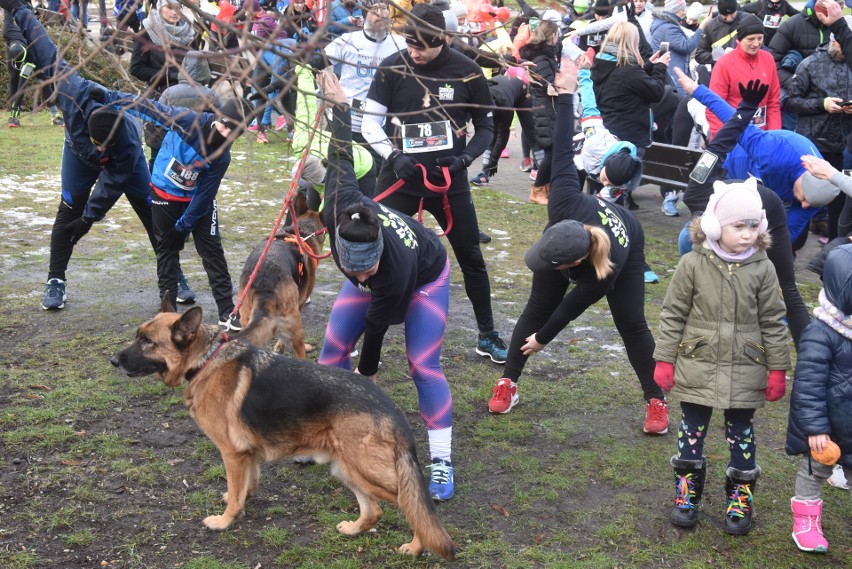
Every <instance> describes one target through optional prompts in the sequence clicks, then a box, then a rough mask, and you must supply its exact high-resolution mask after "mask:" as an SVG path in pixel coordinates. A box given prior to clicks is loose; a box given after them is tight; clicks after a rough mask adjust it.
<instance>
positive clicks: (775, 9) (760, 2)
mask: <svg viewBox="0 0 852 569" xmlns="http://www.w3.org/2000/svg"><path fill="white" fill-rule="evenodd" d="M740 10H742V11H743V12H748V13H750V14H754V15H755V16H757V17H758V18H760V21H761V22H763V45H769V42H771V41H772V38H773V37H774V36H775V32H776V31H778V28H779V27H780V26H781V23H782V20H784V16H790V17H793V16H795V15H796V14H798V13H799V11H798V10H796V9H795V8H794V7H793V6H791V5H790V3H789V2H787V0H779V1H778V2H770V1H769V0H757V2H752V3H751V4H746V5H745V6H743V7H741V8H740Z"/></svg>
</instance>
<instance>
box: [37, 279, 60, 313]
mask: <svg viewBox="0 0 852 569" xmlns="http://www.w3.org/2000/svg"><path fill="white" fill-rule="evenodd" d="M41 307H42V308H43V309H44V310H61V309H63V308H65V281H63V280H62V279H50V280H48V281H47V288H46V289H45V291H44V298H43V299H42V301H41Z"/></svg>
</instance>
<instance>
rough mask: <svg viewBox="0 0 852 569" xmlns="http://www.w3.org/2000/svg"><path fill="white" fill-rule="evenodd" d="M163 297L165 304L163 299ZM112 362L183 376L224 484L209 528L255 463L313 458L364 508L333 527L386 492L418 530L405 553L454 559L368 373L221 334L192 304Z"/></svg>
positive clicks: (375, 513)
mask: <svg viewBox="0 0 852 569" xmlns="http://www.w3.org/2000/svg"><path fill="white" fill-rule="evenodd" d="M163 304H164V306H163V309H164V310H173V309H172V308H171V306H170V304H169V302H168V300H166V301H164V303H163ZM110 362H111V363H112V365H114V366H115V367H116V368H118V369H119V370H120V371H122V372H123V373H126V374H127V375H129V376H130V377H141V376H144V375H148V374H152V373H156V374H158V375H159V376H160V378H161V379H162V381H163V382H164V383H165V384H166V385H169V386H172V387H177V386H179V385H181V383H183V381H184V380H186V381H187V384H186V388H185V390H184V402H185V403H186V406H187V407H188V408H189V413H190V415H191V416H192V418H193V419H195V422H196V423H197V424H198V426H199V427H200V428H201V430H202V431H204V434H206V435H207V436H208V437H210V439H211V440H212V441H213V443H214V444H215V445H216V447H217V448H218V449H219V452H220V453H221V455H222V460H223V461H224V463H225V475H226V477H227V482H228V491H227V493H225V494H224V495H223V499H224V500H225V502H227V507H226V509H225V512H224V513H223V514H222V515H219V516H208V517H207V518H205V519H204V525H205V526H207V527H208V528H210V529H214V530H223V529H226V528H227V527H228V526H230V525H231V524H232V523H233V522H234V520H236V519H237V517H238V516H239V515H240V514H241V513H242V511H243V507H244V505H245V501H246V498H248V497H249V496H250V495H251V494H252V493H253V492H254V490H255V488H256V487H257V484H258V481H259V480H260V465H261V464H262V463H264V462H267V461H272V460H275V459H281V458H285V457H292V456H310V457H312V458H313V459H314V460H315V461H316V462H318V463H324V462H329V463H331V473H332V474H333V475H334V476H335V477H337V478H338V479H340V480H341V481H342V482H343V484H344V485H346V486H347V487H348V488H349V489H350V490H352V492H353V493H354V494H355V497H356V498H357V499H358V506H359V508H360V517H359V518H358V519H357V520H355V521H342V522H340V523H339V524H337V530H338V531H339V532H341V533H343V534H346V535H357V534H360V533H362V532H365V531H367V530H368V529H370V528H372V527H374V526H375V525H376V524H377V523H378V522H379V519H380V518H381V516H382V510H381V507H380V506H379V504H378V502H377V500H383V501H385V502H390V503H392V504H398V505H399V508H400V509H401V510H402V512H403V513H404V514H405V517H406V519H407V520H408V523H409V524H410V525H411V527H412V528H413V529H414V537H413V539H412V540H411V542H409V543H405V544H403V545H402V546H401V547H400V548H399V551H400V552H401V553H407V554H411V555H420V554H421V553H422V552H423V550H424V549H429V550H431V551H433V552H434V553H436V554H437V555H440V556H441V557H444V558H446V559H450V560H452V559H453V558H454V557H455V546H454V544H453V541H452V539H451V538H450V535H449V534H448V533H447V531H446V530H445V529H444V527H443V526H442V525H441V522H440V520H439V518H438V512H437V510H436V508H435V505H434V504H433V503H432V500H431V498H430V497H429V491H428V488H427V486H426V481H425V479H424V477H423V473H422V472H421V470H420V466H419V463H418V461H417V454H416V449H415V442H414V435H413V434H412V432H411V429H410V427H409V425H408V421H407V420H406V418H405V416H404V415H403V414H402V412H401V411H400V410H399V408H398V407H397V406H396V405H395V404H394V403H393V401H391V400H390V398H389V397H388V396H387V395H386V394H385V393H384V392H383V391H382V390H381V388H379V387H378V386H376V385H374V384H373V383H372V382H371V381H370V380H369V379H367V378H365V377H362V376H359V375H357V374H353V373H350V372H348V371H345V370H341V369H338V368H332V367H325V366H320V365H319V364H315V363H313V362H308V361H302V360H297V359H292V358H288V357H285V356H282V355H277V354H273V353H271V352H269V351H264V350H260V349H258V348H255V347H253V346H251V345H250V344H247V343H245V342H243V341H242V340H231V341H229V340H228V337H227V335H226V334H224V333H222V332H221V331H220V328H219V327H218V326H215V325H205V324H203V323H202V313H201V308H199V307H194V308H191V309H189V310H187V311H186V312H185V313H184V314H183V315H180V314H178V313H176V312H173V311H164V312H160V313H159V314H157V315H156V316H155V317H154V318H153V319H151V320H149V321H148V322H145V323H144V324H142V325H141V326H140V327H139V330H138V331H137V333H136V339H135V340H134V341H133V343H132V344H130V346H128V347H127V348H125V349H124V350H121V351H120V352H119V353H117V354H116V355H115V356H113V357H112V358H111V359H110Z"/></svg>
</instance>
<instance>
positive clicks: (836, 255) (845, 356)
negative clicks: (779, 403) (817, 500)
mask: <svg viewBox="0 0 852 569" xmlns="http://www.w3.org/2000/svg"><path fill="white" fill-rule="evenodd" d="M822 278H823V290H824V291H825V296H826V298H827V299H828V301H829V302H831V303H832V304H833V305H834V306H835V307H836V308H837V309H839V310H840V311H842V312H843V314H845V315H847V316H848V315H852V245H842V246H840V247H837V248H836V249H835V250H834V251H832V252H831V253H829V255H828V258H827V259H826V263H825V271H824V272H823V277H822ZM847 329H848V328H847ZM849 330H850V332H852V329H849ZM798 351H799V356H798V362H797V363H796V375H795V379H794V380H793V391H792V394H791V396H790V419H789V421H788V423H787V454H805V453H807V452H809V447H808V436H809V435H822V434H827V435H829V436H830V437H831V440H833V441H834V442H835V443H837V445H838V446H840V451H841V458H840V463H841V464H842V465H843V466H845V467H846V468H852V340H850V339H849V338H846V337H844V336H842V335H841V334H840V333H839V332H837V331H836V330H834V329H833V328H832V327H831V326H829V325H828V324H826V323H825V322H822V321H821V320H814V321H813V322H812V323H811V324H810V325H809V326H808V327H807V328H805V331H804V332H802V337H801V339H800V340H799V350H798Z"/></svg>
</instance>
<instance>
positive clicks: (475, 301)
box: [326, 168, 494, 334]
mask: <svg viewBox="0 0 852 569" xmlns="http://www.w3.org/2000/svg"><path fill="white" fill-rule="evenodd" d="M389 170H391V169H390V168H384V169H383V171H382V175H380V177H379V188H386V187H387V186H388V185H389V184H383V183H382V182H383V181H385V182H386V181H387V178H386V179H385V180H382V177H386V176H387V175H388V172H387V171H389ZM391 175H392V171H391ZM461 175H463V176H466V175H467V171H464V172H463V173H461ZM394 178H395V176H394ZM458 180H459V175H456V179H454V180H453V184H454V185H455V184H457V183H459V182H458ZM461 181H462V182H463V183H464V184H465V185H467V180H465V179H464V178H461ZM453 190H454V188H453V187H451V188H450V191H451V192H453ZM382 191H384V190H383V189H382ZM430 193H431V192H430ZM436 195H437V194H436ZM449 198H450V211H451V212H452V215H453V227H452V229H451V230H450V232H449V233H448V234H447V239H448V240H449V242H450V245H451V246H452V248H453V253H455V255H456V259H457V260H458V263H459V267H460V268H461V270H462V275H464V289H465V292H466V293H467V297H468V298H469V299H470V302H471V304H472V305H473V312H474V314H475V315H476V324H477V327H478V328H479V332H480V333H483V334H484V333H486V332H491V331H493V330H494V315H493V313H492V312H491V283H490V282H489V281H488V269H487V268H486V267H485V259H484V258H483V257H482V250H481V249H480V248H479V221H478V220H477V218H476V209H475V208H474V206H473V199H472V197H471V195H470V187H469V186H468V187H467V191H463V192H455V193H451V194H450V196H449ZM382 203H383V204H384V205H386V206H387V207H389V208H393V209H395V210H397V211H399V212H402V213H405V214H407V215H410V216H412V217H416V215H417V210H418V209H419V207H420V198H419V197H417V196H411V195H406V194H402V193H400V192H394V193H393V194H391V195H389V196H388V197H386V198H385V199H384V200H383V201H382ZM326 207H328V205H326ZM423 209H424V210H425V211H428V212H429V213H431V214H432V216H433V217H434V218H435V220H436V221H437V222H438V224H440V226H441V227H442V228H444V229H446V227H447V218H446V216H445V215H444V206H443V202H442V199H441V197H434V198H431V197H430V198H425V199H424V200H423Z"/></svg>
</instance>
